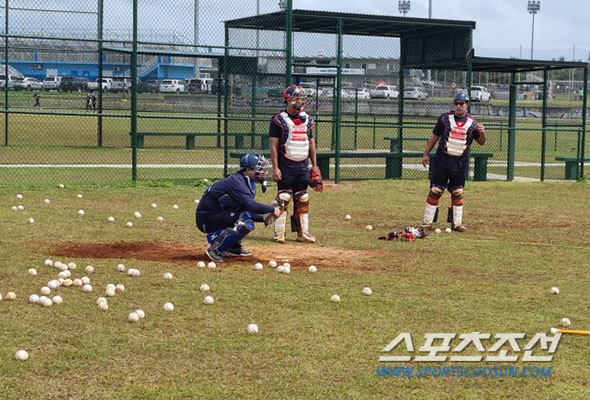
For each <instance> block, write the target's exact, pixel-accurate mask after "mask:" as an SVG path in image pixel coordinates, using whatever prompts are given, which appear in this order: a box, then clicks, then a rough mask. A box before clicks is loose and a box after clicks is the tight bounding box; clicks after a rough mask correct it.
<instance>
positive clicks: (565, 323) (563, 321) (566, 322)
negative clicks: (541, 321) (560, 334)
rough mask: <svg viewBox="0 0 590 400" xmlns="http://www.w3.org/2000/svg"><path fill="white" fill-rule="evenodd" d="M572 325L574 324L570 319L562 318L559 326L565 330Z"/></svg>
mask: <svg viewBox="0 0 590 400" xmlns="http://www.w3.org/2000/svg"><path fill="white" fill-rule="evenodd" d="M571 324H572V321H570V319H569V318H562V319H561V321H560V322H559V325H561V326H563V327H564V328H567V327H568V326H570V325H571Z"/></svg>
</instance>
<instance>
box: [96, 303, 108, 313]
mask: <svg viewBox="0 0 590 400" xmlns="http://www.w3.org/2000/svg"><path fill="white" fill-rule="evenodd" d="M98 309H99V310H101V311H108V309H109V305H108V303H107V302H106V301H101V302H100V303H98Z"/></svg>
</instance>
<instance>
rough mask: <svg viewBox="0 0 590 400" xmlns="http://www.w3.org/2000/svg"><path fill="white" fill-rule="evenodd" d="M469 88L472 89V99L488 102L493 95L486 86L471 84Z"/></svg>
mask: <svg viewBox="0 0 590 400" xmlns="http://www.w3.org/2000/svg"><path fill="white" fill-rule="evenodd" d="M469 90H470V91H471V101H481V102H487V101H490V97H492V96H491V95H490V92H488V89H486V88H485V87H484V86H471V88H470V89H469Z"/></svg>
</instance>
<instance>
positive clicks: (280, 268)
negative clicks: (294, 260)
mask: <svg viewBox="0 0 590 400" xmlns="http://www.w3.org/2000/svg"><path fill="white" fill-rule="evenodd" d="M283 269H285V267H284V266H282V265H279V266H278V267H277V271H278V272H279V273H280V274H282V273H283Z"/></svg>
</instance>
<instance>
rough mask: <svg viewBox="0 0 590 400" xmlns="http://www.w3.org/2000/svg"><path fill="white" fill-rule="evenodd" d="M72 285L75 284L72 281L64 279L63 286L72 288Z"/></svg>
mask: <svg viewBox="0 0 590 400" xmlns="http://www.w3.org/2000/svg"><path fill="white" fill-rule="evenodd" d="M72 283H74V282H73V281H72V280H71V279H64V283H63V285H64V286H65V287H70V286H72Z"/></svg>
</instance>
